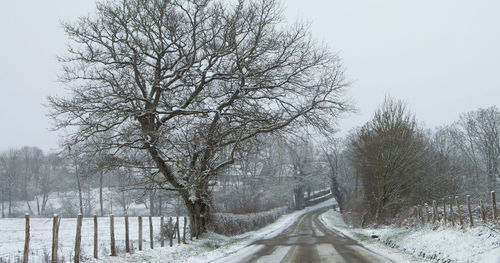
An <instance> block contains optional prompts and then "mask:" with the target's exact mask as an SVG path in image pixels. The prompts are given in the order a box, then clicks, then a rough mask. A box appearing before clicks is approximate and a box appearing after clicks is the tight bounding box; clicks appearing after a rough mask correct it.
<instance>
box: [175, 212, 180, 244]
mask: <svg viewBox="0 0 500 263" xmlns="http://www.w3.org/2000/svg"><path fill="white" fill-rule="evenodd" d="M175 224H176V225H177V245H179V244H180V243H181V231H180V229H179V228H180V226H181V224H179V216H177V222H176V223H175Z"/></svg>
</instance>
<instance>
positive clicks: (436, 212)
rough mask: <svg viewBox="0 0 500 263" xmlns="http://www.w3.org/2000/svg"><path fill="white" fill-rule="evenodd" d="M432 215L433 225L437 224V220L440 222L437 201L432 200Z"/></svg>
mask: <svg viewBox="0 0 500 263" xmlns="http://www.w3.org/2000/svg"><path fill="white" fill-rule="evenodd" d="M432 213H433V214H434V215H433V217H432V223H433V224H434V223H436V220H437V221H439V215H438V211H437V207H436V200H432Z"/></svg>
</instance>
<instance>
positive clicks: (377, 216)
mask: <svg viewBox="0 0 500 263" xmlns="http://www.w3.org/2000/svg"><path fill="white" fill-rule="evenodd" d="M351 151H352V156H353V158H354V164H355V166H356V168H357V169H358V172H359V174H360V176H361V181H362V184H363V188H364V196H365V198H364V201H365V203H366V204H367V205H368V206H369V211H367V212H368V215H369V216H371V218H372V219H374V220H375V222H377V223H379V222H380V221H381V219H383V218H384V216H385V214H384V213H385V212H388V211H393V212H394V211H397V209H399V208H400V207H401V205H403V204H408V203H411V197H412V195H413V194H414V193H413V191H412V188H414V187H415V185H416V184H418V183H419V180H420V178H421V177H422V175H423V168H425V167H426V164H425V163H426V162H427V158H426V153H427V146H426V142H425V139H424V135H423V133H422V131H421V130H420V129H419V128H418V126H417V123H416V121H415V119H414V117H413V116H412V115H411V114H410V113H408V111H407V110H406V106H405V104H404V103H403V102H401V101H394V100H393V99H390V98H386V99H385V101H384V103H383V104H382V106H381V107H380V108H379V109H378V110H377V111H376V112H375V115H374V117H373V119H372V120H371V121H370V122H368V123H367V124H365V125H364V126H363V127H362V128H361V129H359V130H358V131H357V132H356V135H355V136H353V139H352V141H351Z"/></svg>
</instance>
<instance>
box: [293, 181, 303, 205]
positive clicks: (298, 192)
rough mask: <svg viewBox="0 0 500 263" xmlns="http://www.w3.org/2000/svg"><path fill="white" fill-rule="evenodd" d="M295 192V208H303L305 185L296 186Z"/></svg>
mask: <svg viewBox="0 0 500 263" xmlns="http://www.w3.org/2000/svg"><path fill="white" fill-rule="evenodd" d="M293 192H294V198H295V210H301V209H302V208H303V207H304V205H305V203H304V186H302V185H298V186H295V188H294V189H293Z"/></svg>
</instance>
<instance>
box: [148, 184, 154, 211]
mask: <svg viewBox="0 0 500 263" xmlns="http://www.w3.org/2000/svg"><path fill="white" fill-rule="evenodd" d="M149 214H150V215H152V216H153V215H155V197H154V192H153V186H151V190H149Z"/></svg>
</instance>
